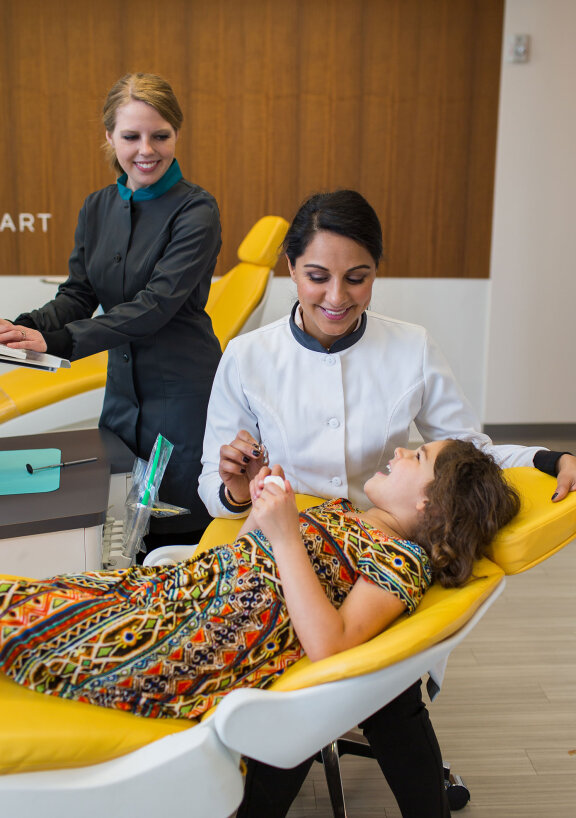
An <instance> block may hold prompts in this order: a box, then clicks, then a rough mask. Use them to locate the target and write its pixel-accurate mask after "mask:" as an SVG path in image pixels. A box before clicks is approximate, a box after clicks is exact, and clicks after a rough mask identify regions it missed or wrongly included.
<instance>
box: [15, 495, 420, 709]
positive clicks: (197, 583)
mask: <svg viewBox="0 0 576 818" xmlns="http://www.w3.org/2000/svg"><path fill="white" fill-rule="evenodd" d="M355 513H357V510H356V509H354V508H353V507H352V506H351V505H350V504H349V502H348V501H347V500H329V501H327V502H325V503H323V504H322V505H321V506H316V507H315V508H313V509H309V510H308V511H306V512H300V530H301V533H302V537H303V540H304V543H305V545H306V548H307V551H308V554H309V557H310V560H311V562H312V563H313V565H314V568H315V571H316V574H317V576H318V579H319V580H320V582H321V584H322V586H323V588H324V591H325V593H326V595H327V596H328V598H329V599H330V601H331V602H332V603H333V604H334V606H335V607H336V608H338V607H340V605H341V604H342V602H343V601H344V599H345V598H346V596H347V595H348V593H349V592H350V589H351V588H352V586H353V585H354V583H355V582H356V580H357V579H358V577H360V576H363V577H364V578H365V579H367V580H368V581H370V582H373V583H376V584H377V585H379V586H381V587H382V588H384V589H386V590H388V591H389V592H391V593H393V594H394V595H395V596H397V597H398V598H399V599H400V600H401V601H402V602H403V603H404V604H405V605H406V607H407V609H408V611H409V612H412V611H413V610H414V608H415V607H416V605H417V604H418V602H419V601H420V599H421V597H422V595H423V593H424V591H425V590H426V588H427V587H428V586H429V585H430V583H431V571H430V566H429V563H428V559H427V557H426V555H425V553H424V552H423V551H422V549H421V548H420V547H419V546H418V545H416V544H414V543H411V542H408V541H405V540H399V539H392V538H390V537H388V536H387V535H384V534H383V533H382V532H380V531H378V530H377V529H374V528H372V527H370V526H368V525H365V524H362V523H360V521H359V520H355V519H354V514H355ZM350 515H352V516H350ZM302 655H303V650H302V648H301V646H300V643H299V641H298V638H297V637H296V634H295V632H294V629H293V627H292V624H291V622H290V619H289V616H288V611H287V609H286V604H285V601H284V598H283V594H282V585H281V582H280V579H279V576H278V572H277V568H276V563H275V561H274V558H273V554H272V549H271V546H270V544H269V543H268V541H267V540H266V539H265V537H264V536H263V534H262V532H260V531H253V532H250V533H249V534H246V535H244V536H242V537H240V538H239V539H238V540H236V542H235V543H234V544H232V545H221V546H218V547H216V548H213V549H212V550H210V551H209V552H206V553H203V554H200V555H199V556H198V557H195V558H194V557H193V558H192V559H190V560H187V561H186V562H182V563H179V564H177V565H175V566H155V567H144V566H133V567H131V568H129V569H125V570H121V571H100V572H90V573H84V574H65V575H62V576H59V577H54V578H52V579H47V580H17V581H2V580H0V668H1V669H2V670H3V672H4V673H6V674H7V675H8V676H10V677H11V678H12V679H14V680H15V681H17V682H19V683H20V684H22V685H25V686H26V687H29V688H30V689H32V690H36V691H38V692H43V693H46V694H50V695H56V696H61V697H63V698H68V699H75V700H77V701H81V702H89V703H91V704H97V705H101V706H104V707H111V708H116V709H119V710H125V711H129V712H132V713H135V714H137V715H141V716H148V717H153V718H165V717H171V718H196V717H197V716H199V715H201V714H202V713H204V712H206V711H207V710H208V709H209V708H211V707H212V706H213V705H214V704H216V703H217V702H218V701H219V700H220V699H221V698H222V697H223V696H224V695H225V694H226V693H227V692H228V691H230V690H232V689H234V688H237V687H264V686H266V685H267V684H269V683H270V682H272V681H273V679H274V678H275V677H277V676H278V675H279V674H280V673H282V671H283V670H284V669H285V668H286V667H288V666H289V665H291V664H293V663H294V662H296V661H297V660H298V659H299V658H301V656H302Z"/></svg>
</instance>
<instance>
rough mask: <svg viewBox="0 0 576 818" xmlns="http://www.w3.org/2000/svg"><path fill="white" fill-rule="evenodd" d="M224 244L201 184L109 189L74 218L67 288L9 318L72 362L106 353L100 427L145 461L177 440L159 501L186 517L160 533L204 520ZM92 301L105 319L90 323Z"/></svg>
mask: <svg viewBox="0 0 576 818" xmlns="http://www.w3.org/2000/svg"><path fill="white" fill-rule="evenodd" d="M220 246H221V238H220V219H219V213H218V206H217V204H216V201H215V199H214V198H213V197H212V196H211V195H210V194H209V193H207V192H206V191H205V190H202V189H201V188H199V187H198V186H197V185H193V184H191V183H190V182H187V181H185V180H183V179H181V180H180V181H179V182H177V183H176V184H175V185H173V187H171V188H170V189H169V190H168V191H166V192H165V193H164V194H163V195H162V196H160V197H158V198H155V199H150V200H146V201H138V202H134V201H133V200H132V199H131V200H130V201H125V200H123V199H122V198H121V197H120V195H119V193H118V190H117V187H116V185H110V186H109V187H106V188H104V189H103V190H99V191H97V192H96V193H93V194H92V195H90V196H88V198H87V199H86V201H85V202H84V205H83V207H82V209H81V211H80V216H79V220H78V225H77V228H76V234H75V247H74V251H73V253H72V255H71V257H70V262H69V269H70V274H69V278H68V280H67V281H66V282H65V283H64V284H62V285H61V286H60V288H59V290H58V293H57V295H56V297H55V298H54V299H53V300H52V301H50V302H49V303H48V304H46V305H45V306H44V307H42V308H41V309H39V310H34V311H32V312H30V313H26V314H24V315H22V316H19V317H18V318H17V319H16V321H17V323H22V324H25V325H30V326H34V327H35V328H36V329H38V330H40V332H42V333H43V334H44V336H45V338H46V340H47V343H48V351H49V352H54V353H56V354H59V353H62V351H63V350H62V343H63V339H64V344H65V345H66V344H67V346H68V349H69V353H70V357H71V358H72V360H75V359H77V358H83V357H85V356H87V355H92V354H93V353H95V352H100V351H102V350H105V349H107V350H109V358H108V377H107V383H106V395H105V399H104V408H103V411H102V415H101V418H100V425H101V426H105V427H107V428H109V429H111V430H112V431H113V432H115V433H116V434H117V435H119V437H121V438H122V440H124V441H125V443H126V444H127V445H128V446H129V447H130V448H131V449H132V451H133V452H134V453H135V454H137V455H138V456H139V457H143V458H145V459H147V458H148V457H149V455H150V451H151V449H152V446H153V444H154V441H155V439H156V435H157V434H158V433H159V432H161V433H162V434H163V435H165V436H166V437H167V438H168V440H170V442H171V443H174V445H175V448H174V452H173V454H172V457H171V460H170V463H169V466H168V470H167V472H166V476H165V478H164V481H163V483H162V490H161V498H162V499H163V500H166V501H167V502H172V503H175V504H177V505H184V506H187V507H189V508H191V510H192V517H188V516H187V517H182V518H180V519H179V520H173V521H172V526H166V525H160V526H158V525H156V530H158V528H160V529H164V530H166V528H171V530H184V529H187V530H189V529H196V528H201V527H202V526H203V525H204V524H205V523H206V522H207V521H208V520H209V517H208V515H207V512H206V510H205V508H204V505H203V504H202V502H201V501H200V500H199V499H198V495H197V481H198V474H199V471H200V458H201V454H202V439H203V435H204V426H205V419H206V407H207V403H208V398H209V396H210V389H211V385H212V380H213V378H214V373H215V371H216V367H217V366H218V362H219V360H220V354H221V353H220V345H219V342H218V339H217V338H216V336H215V335H214V333H213V331H212V324H211V321H210V318H209V316H208V315H207V314H206V312H205V311H204V306H205V304H206V300H207V298H208V292H209V289H210V282H211V278H212V274H213V271H214V267H215V264H216V259H217V256H218V252H219V250H220ZM98 305H101V306H102V308H103V310H104V314H103V315H96V316H94V317H92V315H93V313H94V311H95V310H96V308H97V307H98ZM64 328H65V330H64Z"/></svg>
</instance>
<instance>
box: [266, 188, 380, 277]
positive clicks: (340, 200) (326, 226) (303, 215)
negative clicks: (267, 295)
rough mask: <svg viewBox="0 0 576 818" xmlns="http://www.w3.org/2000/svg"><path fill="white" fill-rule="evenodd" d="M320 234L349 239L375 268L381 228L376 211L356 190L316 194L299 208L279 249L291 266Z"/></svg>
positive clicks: (378, 260) (378, 257)
mask: <svg viewBox="0 0 576 818" xmlns="http://www.w3.org/2000/svg"><path fill="white" fill-rule="evenodd" d="M321 231H326V232H329V233H337V234H338V235H340V236H344V237H345V238H348V239H352V240H353V241H355V242H357V243H358V244H360V245H361V246H362V247H364V249H365V250H367V251H368V252H369V253H370V255H371V256H372V258H373V259H374V262H375V264H376V265H378V264H379V262H380V259H381V258H382V227H381V225H380V220H379V219H378V216H377V215H376V211H375V210H374V208H373V207H372V205H370V204H369V203H368V202H367V201H366V199H365V198H364V197H363V196H362V195H361V194H360V193H358V192H357V191H355V190H335V191H333V192H332V193H315V194H314V195H313V196H310V198H309V199H307V200H306V201H305V202H303V204H302V205H301V206H300V208H299V210H298V212H297V213H296V215H295V216H294V219H293V221H292V224H291V225H290V227H289V228H288V232H287V233H286V237H285V239H284V242H283V243H282V249H283V251H284V252H285V253H286V255H287V256H288V259H289V261H290V264H292V265H294V263H295V262H296V259H298V258H300V256H301V255H302V254H303V253H304V252H305V251H306V248H307V247H308V245H309V244H310V242H311V241H312V239H313V238H314V236H315V235H316V233H319V232H321Z"/></svg>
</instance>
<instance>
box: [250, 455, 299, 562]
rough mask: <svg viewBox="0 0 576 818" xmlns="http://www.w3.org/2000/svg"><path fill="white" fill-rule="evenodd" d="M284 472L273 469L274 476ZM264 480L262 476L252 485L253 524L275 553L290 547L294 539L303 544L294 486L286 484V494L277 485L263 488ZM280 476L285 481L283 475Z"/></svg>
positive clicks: (269, 484)
mask: <svg viewBox="0 0 576 818" xmlns="http://www.w3.org/2000/svg"><path fill="white" fill-rule="evenodd" d="M268 471H269V470H268ZM281 471H282V470H281V469H280V467H279V466H274V467H273V468H272V472H273V473H276V474H280V472H281ZM265 476H266V475H260V474H259V475H258V477H257V478H256V480H254V481H252V486H251V489H252V514H251V517H252V520H253V521H254V524H255V525H256V526H257V527H258V528H260V529H261V531H262V533H263V534H264V536H265V537H266V539H267V540H268V542H270V543H271V545H272V548H273V549H274V550H276V549H277V548H281V547H282V546H283V545H289V544H290V543H291V542H292V541H293V540H294V539H295V538H296V539H297V541H298V542H299V543H301V542H302V539H301V537H300V526H299V522H298V508H297V507H296V499H295V497H294V492H293V491H292V486H291V485H290V483H289V482H288V481H287V480H286V481H285V483H284V485H285V490H282V489H281V488H280V487H279V486H277V485H275V484H274V483H266V484H265V485H264V477H265ZM280 476H281V477H283V474H280Z"/></svg>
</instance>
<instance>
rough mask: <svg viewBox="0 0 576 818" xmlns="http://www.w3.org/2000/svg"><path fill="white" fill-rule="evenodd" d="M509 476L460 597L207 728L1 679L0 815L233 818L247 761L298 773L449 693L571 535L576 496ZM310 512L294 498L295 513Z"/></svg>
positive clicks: (223, 712)
mask: <svg viewBox="0 0 576 818" xmlns="http://www.w3.org/2000/svg"><path fill="white" fill-rule="evenodd" d="M508 474H509V478H510V480H511V482H512V483H513V484H515V485H516V487H517V488H518V489H519V491H520V493H521V496H522V498H523V503H522V511H521V512H520V515H519V516H518V517H517V518H516V519H515V520H514V521H513V522H512V523H510V524H509V525H508V526H506V528H505V529H503V530H502V532H501V533H500V535H499V537H498V539H497V541H496V542H495V543H494V545H493V548H492V552H491V555H490V557H491V558H490V559H487V558H486V559H483V560H481V561H479V562H478V563H477V564H476V567H475V572H474V578H473V579H472V580H471V581H470V582H469V583H468V584H467V585H466V586H465V587H463V588H459V589H452V590H446V589H443V588H441V587H439V586H433V587H432V588H431V589H430V590H429V591H428V592H427V594H426V595H425V597H424V600H423V601H422V603H421V604H420V605H419V607H418V609H417V611H416V612H415V613H414V614H412V615H411V616H404V617H402V618H401V619H399V620H398V621H397V622H395V623H394V624H393V625H392V627H390V628H389V629H387V630H386V631H385V632H384V633H382V634H380V635H379V636H377V637H375V638H374V639H372V640H371V641H370V642H368V643H367V644H365V645H361V646H359V647H356V648H353V649H352V650H349V651H345V652H343V653H340V654H337V655H336V656H333V657H330V658H329V659H325V660H323V661H320V662H316V663H310V662H309V661H308V660H307V659H306V658H304V659H302V660H300V661H299V662H298V663H297V664H296V665H294V666H293V667H292V668H290V669H289V670H288V671H286V672H285V673H284V674H283V675H282V676H281V678H280V679H278V680H277V681H276V682H275V683H274V684H273V685H272V686H271V687H270V688H268V689H267V690H259V689H244V690H236V691H232V692H231V693H230V694H228V696H227V697H225V698H224V699H223V700H222V701H221V703H220V704H219V705H218V706H217V707H216V708H214V709H213V711H212V712H211V713H209V714H207V716H206V717H205V718H204V719H203V720H202V722H201V723H200V724H197V725H191V724H190V723H189V722H186V721H183V720H173V721H172V720H157V721H155V720H153V719H143V718H139V717H136V716H132V715H129V714H126V713H119V712H116V711H108V710H105V709H102V708H98V707H94V706H91V705H85V704H79V703H76V702H69V701H64V700H61V699H57V698H52V697H50V696H43V695H41V694H38V693H34V692H31V691H28V690H25V689H23V688H21V687H19V686H18V685H16V684H15V683H13V682H11V681H10V680H9V679H7V678H6V677H2V676H0V737H1V738H0V805H1V806H2V811H3V814H6V815H7V816H8V815H10V816H11V815H17V816H19V818H36V816H37V814H38V812H39V809H41V812H42V815H43V816H44V817H45V818H60V816H62V815H74V814H77V815H81V816H82V818H101V816H102V814H106V813H108V814H112V815H122V816H123V818H136V816H138V817H139V818H152V816H155V815H156V814H157V813H158V810H162V811H164V812H166V813H168V812H170V811H174V812H175V811H176V810H178V811H182V810H183V809H185V810H186V813H187V814H188V815H190V816H198V818H206V816H210V818H226V817H227V816H229V815H230V814H231V813H232V812H233V811H234V809H235V808H236V806H237V804H238V803H239V801H240V800H241V795H242V779H241V775H240V772H239V764H238V762H239V757H240V755H241V754H242V755H247V756H250V757H253V758H256V759H259V760H262V761H265V762H268V763H271V764H275V765H277V766H281V767H289V766H293V765H294V764H297V763H299V762H300V761H303V760H304V759H305V758H307V757H309V756H310V755H312V754H313V753H316V752H318V751H319V750H321V748H323V747H325V746H326V745H330V743H331V742H334V741H335V740H336V739H337V738H338V736H340V735H341V734H342V733H343V732H345V731H346V730H349V729H351V728H352V727H353V726H355V725H356V724H357V723H358V722H359V721H361V720H362V719H364V718H366V717H367V716H368V715H370V714H371V713H373V712H375V711H376V710H377V709H379V708H380V707H382V706H384V705H385V704H386V703H387V702H388V701H391V700H392V699H393V698H394V697H395V696H397V695H398V694H399V693H400V692H401V691H402V690H404V689H406V688H407V687H408V686H409V685H410V684H412V683H413V682H414V681H415V680H416V679H418V678H419V677H420V676H422V675H423V674H425V673H426V672H428V671H430V670H433V671H434V675H435V678H436V681H437V682H438V683H441V680H442V675H443V671H444V667H445V664H446V661H447V659H448V656H449V654H450V651H451V650H452V649H453V648H454V647H455V646H456V645H457V644H458V643H459V642H460V641H461V640H462V639H464V638H465V636H466V634H467V633H468V632H469V631H470V630H471V629H472V628H473V627H474V625H475V624H476V623H477V622H478V620H479V619H480V618H481V617H482V616H483V614H484V613H485V611H486V610H487V609H488V607H489V606H490V605H491V604H492V603H493V602H494V600H495V599H496V597H497V596H498V595H499V594H500V593H501V592H502V590H503V589H504V585H505V579H504V575H505V573H519V572H521V571H524V570H527V569H529V568H531V567H532V566H533V565H535V564H537V563H538V562H540V561H542V560H544V559H546V558H547V557H548V556H550V555H551V554H553V553H555V552H556V551H558V550H559V549H560V548H562V547H564V546H565V545H567V544H568V543H569V542H570V541H571V540H572V539H573V538H574V537H575V536H576V494H572V495H570V496H569V497H568V498H567V499H566V500H563V501H562V502H561V503H558V504H553V503H551V502H550V496H551V494H552V492H553V490H554V486H555V480H554V479H553V478H551V477H548V476H546V475H544V474H542V473H540V472H538V471H536V470H535V469H528V468H522V469H510V470H509V472H508ZM314 502H315V498H310V497H300V498H299V505H300V507H301V508H303V507H306V506H308V505H312V504H314ZM237 530H238V523H237V522H236V521H230V520H225V521H222V520H217V521H215V522H214V523H212V524H211V526H209V528H208V530H207V532H206V534H205V536H204V538H203V540H202V542H201V546H200V547H201V548H206V547H210V546H212V545H215V544H217V543H220V542H227V541H231V540H232V539H233V538H234V535H235V531H237ZM172 548H175V547H172ZM182 548H183V549H184V548H185V547H182ZM161 550H162V549H157V551H155V552H153V553H154V554H156V555H157V554H158V552H160V551H161ZM189 550H190V549H189V547H188V550H184V551H182V553H181V556H182V558H185V557H186V556H187V555H188V554H189ZM171 553H172V555H173V556H175V557H176V558H177V557H178V555H177V554H175V553H174V551H172V552H171ZM151 556H152V555H151ZM1 581H2V578H1V577H0V583H1ZM271 725H273V728H271Z"/></svg>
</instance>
